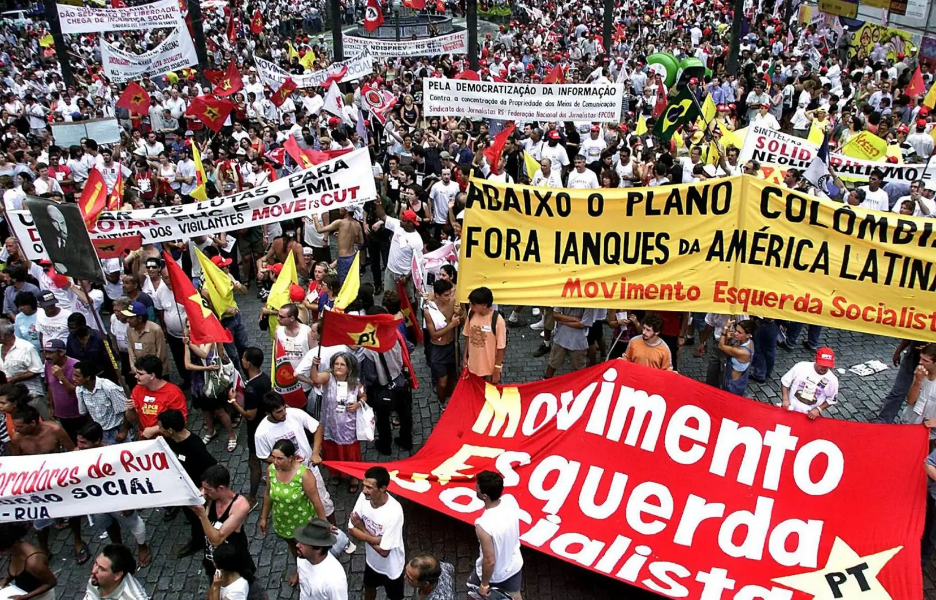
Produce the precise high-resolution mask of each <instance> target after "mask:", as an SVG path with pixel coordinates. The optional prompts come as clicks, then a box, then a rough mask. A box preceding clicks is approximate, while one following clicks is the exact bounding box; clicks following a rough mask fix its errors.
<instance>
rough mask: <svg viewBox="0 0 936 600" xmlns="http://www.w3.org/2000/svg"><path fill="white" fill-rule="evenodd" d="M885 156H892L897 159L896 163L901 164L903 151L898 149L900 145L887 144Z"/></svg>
mask: <svg viewBox="0 0 936 600" xmlns="http://www.w3.org/2000/svg"><path fill="white" fill-rule="evenodd" d="M887 158H894V159H896V160H897V164H898V165H902V164H903V153H902V152H901V151H900V146H899V145H897V144H888V146H887Z"/></svg>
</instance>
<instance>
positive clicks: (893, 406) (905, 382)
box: [874, 347, 920, 423]
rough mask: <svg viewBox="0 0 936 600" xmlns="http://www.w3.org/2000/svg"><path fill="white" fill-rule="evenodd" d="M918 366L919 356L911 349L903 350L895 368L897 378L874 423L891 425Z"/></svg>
mask: <svg viewBox="0 0 936 600" xmlns="http://www.w3.org/2000/svg"><path fill="white" fill-rule="evenodd" d="M918 364H920V359H919V355H918V354H916V353H915V352H914V351H913V348H912V347H910V348H907V349H906V350H904V353H903V356H901V357H900V366H899V367H898V368H897V376H896V377H895V378H894V383H893V385H891V389H890V391H889V392H887V395H886V396H884V405H883V406H881V412H879V413H878V416H877V418H876V419H875V420H874V422H875V423H893V422H894V419H896V418H897V415H899V414H900V411H901V409H902V408H903V407H904V406H905V404H904V402H906V400H907V392H909V391H910V386H911V385H913V370H914V369H916V367H917V365H918Z"/></svg>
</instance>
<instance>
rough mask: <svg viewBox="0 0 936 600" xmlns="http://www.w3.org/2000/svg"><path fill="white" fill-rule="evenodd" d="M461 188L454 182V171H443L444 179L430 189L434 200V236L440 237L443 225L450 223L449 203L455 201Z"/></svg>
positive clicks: (430, 197)
mask: <svg viewBox="0 0 936 600" xmlns="http://www.w3.org/2000/svg"><path fill="white" fill-rule="evenodd" d="M459 190H460V188H459V187H458V184H457V183H455V182H454V181H452V170H451V169H442V179H441V180H440V181H437V182H435V183H434V184H433V185H432V187H431V188H429V199H430V200H432V225H433V229H434V230H435V231H434V235H435V236H436V237H439V231H441V229H442V225H445V222H446V221H448V214H449V202H450V201H452V200H454V199H455V196H457V195H458V192H459Z"/></svg>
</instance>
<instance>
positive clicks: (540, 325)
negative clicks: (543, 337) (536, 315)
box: [530, 317, 546, 331]
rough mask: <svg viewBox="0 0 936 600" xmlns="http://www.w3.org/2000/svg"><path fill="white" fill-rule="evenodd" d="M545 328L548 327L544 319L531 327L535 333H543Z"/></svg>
mask: <svg viewBox="0 0 936 600" xmlns="http://www.w3.org/2000/svg"><path fill="white" fill-rule="evenodd" d="M545 327H546V320H545V319H543V318H542V317H540V320H539V321H537V322H536V323H533V324H532V325H530V329H532V330H533V331H543V329H544V328H545Z"/></svg>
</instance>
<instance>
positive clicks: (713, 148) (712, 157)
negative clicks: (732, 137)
mask: <svg viewBox="0 0 936 600" xmlns="http://www.w3.org/2000/svg"><path fill="white" fill-rule="evenodd" d="M718 158H719V154H718V146H717V145H715V142H709V151H708V164H710V165H717V164H718Z"/></svg>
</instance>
